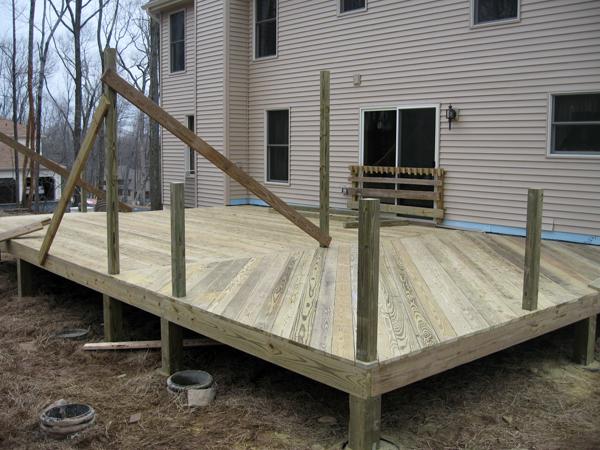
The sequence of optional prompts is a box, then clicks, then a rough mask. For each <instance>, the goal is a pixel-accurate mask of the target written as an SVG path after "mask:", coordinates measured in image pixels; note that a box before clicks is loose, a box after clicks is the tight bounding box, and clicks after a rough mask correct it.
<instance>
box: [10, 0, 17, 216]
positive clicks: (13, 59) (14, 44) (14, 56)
mask: <svg viewBox="0 0 600 450" xmlns="http://www.w3.org/2000/svg"><path fill="white" fill-rule="evenodd" d="M11 81H12V121H13V138H14V139H15V141H18V140H19V129H18V127H17V11H16V3H15V0H12V54H11ZM14 158H15V205H18V204H19V152H17V151H16V150H15V151H14Z"/></svg>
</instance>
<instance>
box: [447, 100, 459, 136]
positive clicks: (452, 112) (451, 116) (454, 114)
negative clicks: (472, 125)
mask: <svg viewBox="0 0 600 450" xmlns="http://www.w3.org/2000/svg"><path fill="white" fill-rule="evenodd" d="M446 119H448V129H449V130H451V129H452V121H453V120H457V119H458V111H457V110H456V109H454V108H453V107H452V105H448V109H447V110H446Z"/></svg>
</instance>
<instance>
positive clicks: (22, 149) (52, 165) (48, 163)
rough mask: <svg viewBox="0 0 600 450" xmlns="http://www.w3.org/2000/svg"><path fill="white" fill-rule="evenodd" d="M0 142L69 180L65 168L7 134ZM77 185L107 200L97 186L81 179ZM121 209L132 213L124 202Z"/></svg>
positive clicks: (0, 136) (120, 204)
mask: <svg viewBox="0 0 600 450" xmlns="http://www.w3.org/2000/svg"><path fill="white" fill-rule="evenodd" d="M0 142H2V143H3V144H6V145H8V146H9V147H12V148H13V149H14V150H16V151H18V152H19V153H21V154H23V155H25V156H27V157H28V158H30V159H32V160H33V161H35V162H37V163H39V164H41V165H42V166H44V167H46V168H48V169H50V170H51V171H52V172H54V173H57V174H59V175H60V176H62V177H63V178H64V179H67V178H69V171H68V170H67V169H65V168H64V167H63V166H61V165H60V164H58V163H56V162H54V161H52V160H51V159H48V158H44V157H43V156H42V155H40V154H38V153H36V152H34V151H33V150H31V149H30V148H28V147H26V146H24V145H23V144H21V143H19V142H17V141H15V140H14V139H12V138H11V137H9V136H7V135H6V134H4V133H2V132H0ZM76 183H77V186H80V187H82V188H83V189H85V190H86V191H88V192H91V193H92V194H94V195H95V196H96V197H97V198H99V199H105V198H106V195H105V193H104V191H102V190H100V189H98V188H97V187H96V186H94V185H92V184H90V183H88V182H87V181H85V180H83V179H81V178H79V179H78V180H77V181H76ZM119 209H120V210H121V211H123V212H131V211H132V208H131V206H129V205H127V204H125V203H123V202H120V203H119Z"/></svg>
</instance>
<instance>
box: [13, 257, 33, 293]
mask: <svg viewBox="0 0 600 450" xmlns="http://www.w3.org/2000/svg"><path fill="white" fill-rule="evenodd" d="M34 270H35V266H34V265H33V264H31V263H28V262H27V261H23V260H22V259H21V258H18V259H17V294H18V296H19V298H23V297H31V296H32V295H33V294H34V293H35V287H34V283H33V278H34V273H33V272H34Z"/></svg>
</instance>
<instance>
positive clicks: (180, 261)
mask: <svg viewBox="0 0 600 450" xmlns="http://www.w3.org/2000/svg"><path fill="white" fill-rule="evenodd" d="M170 190H171V293H172V295H173V297H185V296H186V279H185V203H184V190H185V184H184V183H171V189H170ZM160 337H161V353H162V370H161V371H162V373H163V374H165V375H171V374H173V373H174V372H177V371H178V370H181V368H182V366H183V328H181V327H180V326H179V325H177V324H175V323H173V322H170V321H168V320H167V319H164V318H162V317H161V319H160Z"/></svg>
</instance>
